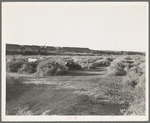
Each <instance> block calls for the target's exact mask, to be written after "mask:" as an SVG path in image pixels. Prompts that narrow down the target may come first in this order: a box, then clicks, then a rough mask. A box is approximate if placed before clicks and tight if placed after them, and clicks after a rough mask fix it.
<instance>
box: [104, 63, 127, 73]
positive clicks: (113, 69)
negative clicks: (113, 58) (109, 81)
mask: <svg viewBox="0 0 150 123" xmlns="http://www.w3.org/2000/svg"><path fill="white" fill-rule="evenodd" d="M124 68H125V65H124V64H123V63H122V62H121V61H119V62H113V63H112V64H111V66H110V67H109V68H108V70H109V71H108V72H107V74H108V75H113V76H117V75H119V76H124V75H125V74H126V71H125V70H124Z"/></svg>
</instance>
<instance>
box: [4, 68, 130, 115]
mask: <svg viewBox="0 0 150 123" xmlns="http://www.w3.org/2000/svg"><path fill="white" fill-rule="evenodd" d="M105 72H106V68H98V69H95V70H81V71H71V72H70V73H69V74H68V75H67V76H52V77H41V78H38V77H35V76H34V75H23V74H13V73H9V74H10V75H11V76H18V77H20V78H21V79H22V86H21V87H20V88H21V89H20V90H19V91H18V92H17V94H16V96H15V97H14V98H13V99H11V100H8V101H7V104H6V108H7V109H6V110H7V114H8V115H16V114H23V113H24V114H26V113H27V112H28V113H29V114H32V115H122V113H121V112H120V110H121V109H126V108H127V106H126V105H124V104H116V103H112V102H110V100H108V99H107V98H106V97H107V96H106V91H108V89H110V88H111V87H108V86H107V84H108V83H109V82H111V81H121V77H120V78H119V77H118V78H115V77H114V78H113V77H111V78H110V77H107V76H106V75H104V73H105Z"/></svg>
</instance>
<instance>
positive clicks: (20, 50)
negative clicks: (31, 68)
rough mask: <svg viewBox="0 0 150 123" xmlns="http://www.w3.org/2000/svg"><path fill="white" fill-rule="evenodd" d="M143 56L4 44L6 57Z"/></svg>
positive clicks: (135, 53)
mask: <svg viewBox="0 0 150 123" xmlns="http://www.w3.org/2000/svg"><path fill="white" fill-rule="evenodd" d="M15 54H19V55H69V54H71V55H103V54H106V55H107V54H109V55H145V53H143V52H131V51H101V50H90V49H89V48H80V47H52V46H35V45H17V44H6V55H15Z"/></svg>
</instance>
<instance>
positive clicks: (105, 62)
mask: <svg viewBox="0 0 150 123" xmlns="http://www.w3.org/2000/svg"><path fill="white" fill-rule="evenodd" d="M94 64H95V65H96V66H97V67H102V66H108V65H110V61H109V60H108V59H102V60H97V61H95V62H94Z"/></svg>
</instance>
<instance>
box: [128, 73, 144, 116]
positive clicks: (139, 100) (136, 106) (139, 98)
mask: <svg viewBox="0 0 150 123" xmlns="http://www.w3.org/2000/svg"><path fill="white" fill-rule="evenodd" d="M133 93H134V101H133V102H131V103H130V104H131V105H130V106H129V108H128V109H127V111H126V113H125V115H138V116H139V115H145V114H146V113H145V75H142V76H140V77H139V80H138V84H137V86H136V87H135V89H134V90H133Z"/></svg>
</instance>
